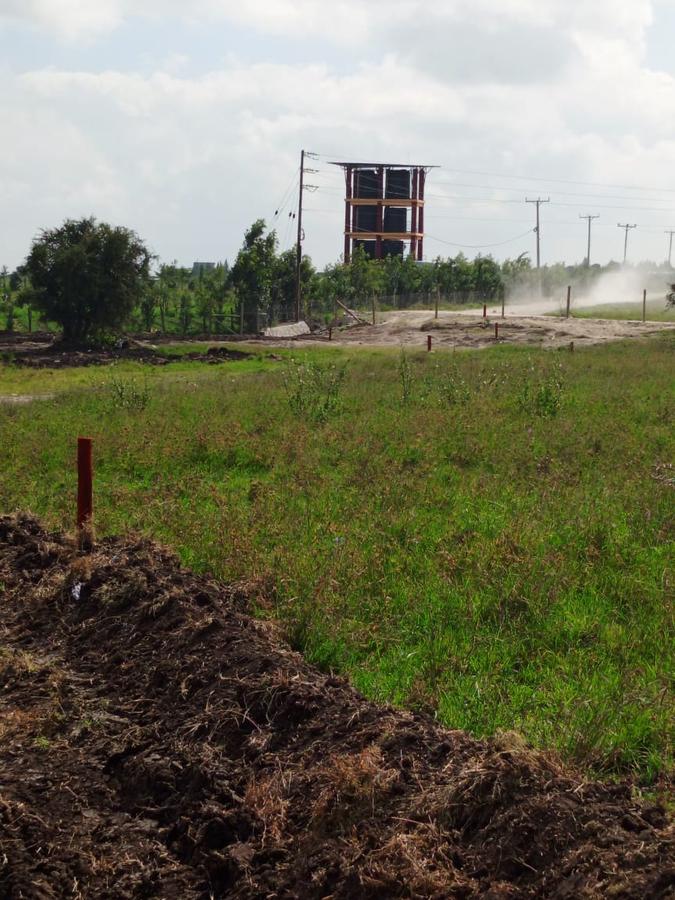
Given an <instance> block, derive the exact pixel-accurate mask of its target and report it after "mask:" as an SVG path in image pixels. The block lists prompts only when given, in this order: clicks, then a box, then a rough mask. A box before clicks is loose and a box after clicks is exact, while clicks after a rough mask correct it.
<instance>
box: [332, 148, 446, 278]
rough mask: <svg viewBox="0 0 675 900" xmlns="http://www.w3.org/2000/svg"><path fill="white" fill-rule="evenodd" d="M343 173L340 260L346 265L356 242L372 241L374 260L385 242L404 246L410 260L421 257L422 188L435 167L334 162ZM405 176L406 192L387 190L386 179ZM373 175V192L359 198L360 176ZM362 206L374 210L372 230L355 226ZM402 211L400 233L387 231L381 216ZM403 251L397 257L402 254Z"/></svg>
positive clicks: (422, 234) (383, 253) (383, 248)
mask: <svg viewBox="0 0 675 900" xmlns="http://www.w3.org/2000/svg"><path fill="white" fill-rule="evenodd" d="M331 165H334V166H340V168H342V169H343V170H344V173H345V184H346V191H345V229H344V261H345V263H348V262H349V261H350V260H351V258H352V254H353V252H354V247H355V245H356V244H357V242H362V241H363V242H374V253H373V254H372V255H373V256H374V258H375V259H382V258H383V256H385V255H386V253H385V242H390V241H393V242H397V243H398V242H401V243H403V244H406V243H407V244H408V245H409V248H410V255H411V256H412V257H413V259H416V260H422V259H423V258H424V203H425V201H424V189H425V186H426V180H427V175H428V173H429V171H430V170H431V169H435V168H437V166H427V165H405V164H396V163H361V162H358V163H357V162H334V163H331ZM402 172H406V173H408V185H409V188H408V189H407V190H402V191H399V192H396V191H392V190H390V189H389V184H390V178H392V174H394V176H395V173H402ZM364 175H366V176H370V177H371V178H372V177H373V176H374V178H375V190H374V191H371V192H370V193H373V194H374V195H373V196H362V192H361V191H360V190H359V185H360V179H361V177H362V176H364ZM363 207H371V208H372V207H374V208H375V221H374V226H375V227H374V228H372V227H371V228H367V229H366V228H363V227H359V210H360V209H361V208H363ZM391 209H398V210H399V211H400V210H403V209H405V210H406V227H405V229H404V230H402V231H395V230H391V229H387V228H386V225H385V215H386V212H387V210H391ZM408 209H410V228H409V229H408V225H407V210H408ZM404 252H405V251H403V253H402V254H401V255H403V254H404Z"/></svg>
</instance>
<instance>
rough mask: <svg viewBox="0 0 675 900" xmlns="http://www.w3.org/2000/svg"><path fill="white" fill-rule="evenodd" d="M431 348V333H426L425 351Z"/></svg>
mask: <svg viewBox="0 0 675 900" xmlns="http://www.w3.org/2000/svg"><path fill="white" fill-rule="evenodd" d="M428 350H431V335H430V334H428V335H427V351H428Z"/></svg>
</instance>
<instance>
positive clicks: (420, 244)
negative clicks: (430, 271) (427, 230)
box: [417, 169, 426, 260]
mask: <svg viewBox="0 0 675 900" xmlns="http://www.w3.org/2000/svg"><path fill="white" fill-rule="evenodd" d="M425 181H426V172H425V170H424V169H420V176H419V182H418V193H419V199H420V200H421V201H424V182H425ZM417 227H418V229H419V231H420V234H421V235H422V237H421V238H420V239H419V241H418V243H417V259H419V260H422V259H424V206H423V203H420V208H419V213H418V216H417Z"/></svg>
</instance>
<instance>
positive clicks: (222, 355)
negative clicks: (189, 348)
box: [11, 343, 251, 369]
mask: <svg viewBox="0 0 675 900" xmlns="http://www.w3.org/2000/svg"><path fill="white" fill-rule="evenodd" d="M17 346H18V349H17V350H16V351H15V352H13V353H12V358H11V362H12V363H13V364H14V365H17V366H27V367H29V368H33V369H63V368H71V367H73V366H106V365H110V364H111V363H114V362H119V361H121V360H130V361H132V362H142V363H147V364H148V365H152V366H166V365H168V364H169V363H172V362H180V361H181V360H186V359H189V360H195V361H197V362H206V363H221V362H226V361H227V360H234V359H247V358H249V357H250V356H251V354H250V353H246V352H245V351H243V350H233V349H231V348H229V347H209V349H208V350H207V351H206V353H201V352H194V353H186V354H184V355H182V356H164V355H163V354H161V353H158V352H157V351H156V350H155V349H153V348H152V347H144V346H140V345H132V346H125V347H120V348H111V349H106V350H73V349H63V348H62V347H61V346H60V345H59V344H58V343H49V344H42V345H39V344H37V345H35V346H31V347H29V348H28V349H25V348H24V347H22V345H21V344H19V345H17Z"/></svg>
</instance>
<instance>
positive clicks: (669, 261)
mask: <svg viewBox="0 0 675 900" xmlns="http://www.w3.org/2000/svg"><path fill="white" fill-rule="evenodd" d="M664 233H665V234H669V235H670V241H669V242H668V265H669V266H670V268H671V269H672V267H673V263H672V258H673V235H674V234H675V231H666V232H664Z"/></svg>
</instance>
